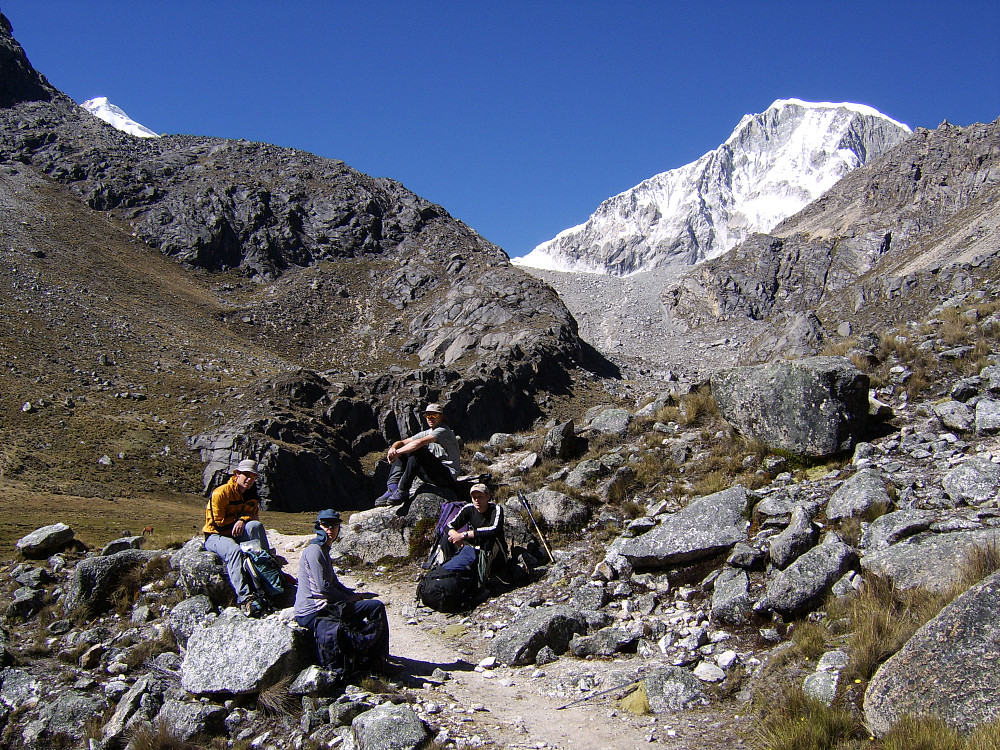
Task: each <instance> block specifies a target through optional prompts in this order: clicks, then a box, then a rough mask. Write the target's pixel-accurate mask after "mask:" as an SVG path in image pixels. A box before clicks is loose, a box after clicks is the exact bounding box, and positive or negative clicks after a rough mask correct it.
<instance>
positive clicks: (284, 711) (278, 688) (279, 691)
mask: <svg viewBox="0 0 1000 750" xmlns="http://www.w3.org/2000/svg"><path fill="white" fill-rule="evenodd" d="M291 684H292V678H291V677H283V678H281V679H280V680H278V681H277V682H275V683H274V684H272V685H269V686H268V687H266V688H264V689H263V690H261V691H260V694H259V695H258V696H257V708H258V709H259V710H260V712H261V713H263V714H264V715H265V716H292V715H294V713H295V705H296V701H295V696H293V695H292V694H291V693H289V692H288V687H289V685H291Z"/></svg>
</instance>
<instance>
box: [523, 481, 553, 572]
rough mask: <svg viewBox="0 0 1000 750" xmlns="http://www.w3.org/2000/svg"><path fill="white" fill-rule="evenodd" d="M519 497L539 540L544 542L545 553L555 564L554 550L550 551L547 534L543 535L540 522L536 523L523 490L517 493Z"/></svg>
mask: <svg viewBox="0 0 1000 750" xmlns="http://www.w3.org/2000/svg"><path fill="white" fill-rule="evenodd" d="M517 497H518V499H519V500H520V501H521V505H523V506H524V509H525V510H526V511H527V512H528V518H530V519H531V523H532V525H533V526H534V527H535V531H537V532H538V538H539V539H541V540H542V546H543V547H545V552H546V554H548V556H549V562H555V561H556V558H555V557H554V556H553V555H552V550H551V549H549V543H548V542H547V541H545V534H543V533H542V530H541V529H540V528H538V522H537V521H535V517H534V516H533V515H532V514H531V506H530V505H528V499H527V498H526V497H525V496H524V493H523V492H521V490H518V491H517Z"/></svg>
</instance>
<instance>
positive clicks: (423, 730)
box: [351, 703, 430, 750]
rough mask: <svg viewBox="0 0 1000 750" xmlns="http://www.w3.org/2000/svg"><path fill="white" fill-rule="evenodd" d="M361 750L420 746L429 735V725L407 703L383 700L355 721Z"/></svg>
mask: <svg viewBox="0 0 1000 750" xmlns="http://www.w3.org/2000/svg"><path fill="white" fill-rule="evenodd" d="M351 731H352V732H353V734H354V742H355V744H356V746H357V748H358V750H416V748H418V747H420V746H421V745H423V744H424V743H425V742H426V741H427V740H428V739H429V738H430V733H429V732H428V731H427V727H425V726H424V723H423V722H422V721H421V720H420V717H419V716H417V715H416V714H415V713H414V712H413V709H412V708H410V706H409V704H407V703H400V704H394V703H383V704H382V705H380V706H376V707H375V708H373V709H372V710H371V711H365V712H364V713H363V714H359V715H358V716H356V717H355V718H354V720H353V721H352V722H351Z"/></svg>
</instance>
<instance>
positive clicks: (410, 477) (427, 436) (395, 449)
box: [375, 404, 461, 516]
mask: <svg viewBox="0 0 1000 750" xmlns="http://www.w3.org/2000/svg"><path fill="white" fill-rule="evenodd" d="M424 419H426V420H427V427H428V429H426V430H423V431H422V432H418V433H417V434H416V435H413V436H411V437H408V438H404V439H403V440H397V441H396V442H394V443H393V444H392V445H390V446H389V450H388V451H387V452H386V454H385V458H386V460H387V461H388V462H389V463H390V464H392V468H390V469H389V479H388V481H387V482H386V491H385V494H383V495H382V496H381V497H379V498H377V499H376V500H375V507H380V506H386V505H395V504H396V503H402V505H400V506H399V508H397V509H396V513H397V514H398V515H401V516H405V515H406V513H407V512H408V511H409V509H410V487H411V486H412V484H413V481H414V480H415V479H417V477H419V478H420V479H422V480H423V481H425V482H429V483H430V484H433V485H435V486H437V487H441V488H443V489H452V488H453V487H454V484H455V477H456V476H458V474H459V472H460V471H461V467H460V465H459V461H460V456H459V449H458V438H456V437H455V433H454V432H453V431H452V429H451V427H449V426H448V422H447V420H446V419H445V416H444V408H443V407H442V406H441V404H427V408H426V409H424Z"/></svg>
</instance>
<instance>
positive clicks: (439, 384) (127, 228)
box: [0, 19, 600, 508]
mask: <svg viewBox="0 0 1000 750" xmlns="http://www.w3.org/2000/svg"><path fill="white" fill-rule="evenodd" d="M0 50H2V53H3V58H2V65H3V69H4V72H5V74H8V73H9V78H5V84H4V85H5V91H9V92H12V93H16V96H13V97H12V98H11V100H10V101H9V102H7V103H6V106H3V107H2V108H0V172H2V174H0V181H2V182H0V184H2V190H3V193H4V195H6V196H7V204H6V208H7V211H5V214H4V217H3V220H4V222H5V229H6V230H7V231H6V232H5V238H6V241H5V243H4V247H3V248H2V252H3V254H4V255H5V263H6V265H7V266H8V268H9V269H10V272H11V274H12V278H15V279H16V280H17V284H16V285H15V286H13V287H11V288H5V290H4V293H3V294H4V298H3V299H4V302H3V310H2V314H3V315H5V316H7V317H9V318H10V319H11V320H13V319H15V318H18V320H17V321H16V322H15V323H13V328H12V329H11V330H19V331H21V332H22V333H21V335H19V336H18V337H17V338H16V340H7V339H5V340H4V343H3V345H2V349H0V359H4V360H6V361H7V369H8V370H9V371H10V374H11V376H12V377H13V378H14V384H13V385H12V387H10V388H8V389H5V393H4V401H3V410H4V416H5V419H4V425H5V427H4V429H5V430H11V429H13V431H12V432H8V433H7V434H5V435H4V443H5V444H7V445H8V446H15V448H9V449H8V452H9V453H16V454H17V455H16V456H13V455H12V456H9V457H8V458H7V466H6V467H5V468H4V469H3V470H4V473H5V475H6V476H8V477H14V476H28V475H30V474H31V473H32V469H33V468H41V467H42V466H52V465H53V464H55V465H61V464H63V465H64V464H66V463H67V462H68V461H71V460H73V457H72V456H71V455H69V454H66V453H63V452H60V451H59V450H53V449H51V448H46V449H45V450H46V451H48V452H47V454H46V455H45V456H39V455H38V453H37V451H38V450H39V449H38V446H40V445H46V444H49V445H54V443H53V441H52V438H51V435H50V434H49V430H50V429H51V427H52V425H56V426H57V427H58V429H59V431H60V432H63V431H67V433H68V434H67V439H66V441H65V443H66V444H69V445H80V444H88V450H87V451H86V454H87V458H86V463H87V464H88V465H89V464H91V463H92V462H96V461H98V460H102V459H104V458H105V457H106V459H107V461H106V462H105V463H104V464H102V465H101V466H102V469H101V473H102V475H103V476H104V477H105V478H106V480H110V482H111V485H112V486H114V485H115V484H116V483H118V488H117V489H118V490H119V491H120V489H121V484H120V483H121V482H127V481H129V480H128V479H127V477H128V474H127V473H125V474H123V473H122V472H121V471H120V468H121V467H120V461H126V462H127V461H128V460H129V459H128V456H130V454H133V451H131V450H129V449H128V448H129V445H123V444H122V441H120V440H117V439H118V438H119V437H120V435H118V434H116V433H121V432H122V431H124V432H126V433H134V432H137V431H148V430H149V427H148V426H149V425H150V424H152V425H154V426H153V428H152V429H153V430H157V431H160V430H161V429H162V428H163V427H167V429H168V430H169V431H170V432H171V435H170V439H169V440H168V441H166V442H165V446H166V449H168V454H167V455H165V456H164V455H161V456H159V458H165V459H166V461H167V463H173V462H176V460H177V459H176V458H174V457H176V456H177V454H178V453H179V452H185V453H186V452H188V451H189V450H190V448H191V444H192V443H196V444H197V446H196V447H198V448H201V449H204V451H205V453H204V458H205V460H210V459H211V460H214V461H215V462H216V465H215V466H213V467H210V468H209V471H208V472H207V474H206V476H207V477H208V478H209V479H211V476H212V475H213V473H214V470H215V468H217V466H218V465H219V464H221V465H222V467H223V469H225V468H227V467H228V466H229V465H230V463H231V462H232V461H233V460H235V459H236V458H238V457H239V455H243V454H247V455H253V456H254V457H256V458H258V459H259V460H262V461H263V462H264V463H265V465H266V467H267V468H268V473H269V475H270V476H271V477H272V479H271V480H270V481H269V482H268V483H267V486H265V487H264V488H263V491H264V494H265V496H266V499H267V500H268V501H269V502H272V503H273V504H274V505H275V507H285V508H294V507H307V508H308V507H318V506H325V505H328V504H329V502H330V498H331V493H332V497H333V498H334V499H336V500H337V501H338V502H339V503H342V504H355V503H358V502H364V498H365V497H366V496H367V495H369V494H370V491H369V490H370V489H371V488H370V486H369V478H368V476H367V473H368V471H367V470H365V469H364V468H363V467H362V466H361V465H360V463H359V460H358V458H359V453H358V452H359V451H362V452H367V451H369V450H375V449H378V448H380V447H381V446H383V445H384V444H385V441H386V439H394V438H396V437H397V436H398V435H399V434H400V433H403V432H406V431H408V430H410V429H412V427H413V425H414V424H415V414H416V413H417V412H418V411H419V409H420V408H422V407H421V404H422V402H425V401H427V400H430V399H440V400H445V401H448V402H449V403H450V412H451V416H452V421H453V424H454V425H455V426H456V427H457V428H458V430H459V432H460V433H461V434H463V435H464V436H465V437H466V438H476V437H479V436H486V435H488V434H489V433H490V432H492V431H495V430H497V429H515V428H523V427H525V426H527V425H530V424H531V423H532V422H533V420H535V419H537V418H538V417H539V416H540V415H541V414H542V407H543V406H544V405H545V404H546V403H549V402H550V401H551V399H553V398H558V397H562V396H565V395H566V394H567V393H568V392H569V391H570V383H571V380H572V377H571V375H570V372H571V371H572V370H574V369H575V368H577V367H579V366H580V365H581V364H582V363H583V357H584V351H583V348H582V346H581V342H580V340H579V338H578V336H577V332H576V323H575V321H574V320H573V318H572V316H571V315H570V314H569V313H568V311H567V310H566V308H565V307H564V306H563V304H562V303H561V302H560V301H559V299H558V297H557V296H556V295H555V294H554V293H553V292H552V290H551V289H549V288H548V287H546V286H545V285H543V284H540V283H538V282H537V281H535V280H534V279H532V278H531V277H530V276H527V275H526V274H524V273H522V272H521V271H519V270H517V269H515V268H513V267H512V266H511V265H510V264H509V262H508V259H507V256H506V255H505V254H504V253H503V251H502V250H501V249H500V248H498V247H496V246H495V245H492V244H491V243H489V242H488V241H486V240H485V239H483V238H482V237H480V236H478V235H477V234H476V233H475V232H474V231H472V230H470V229H469V228H468V227H466V226H465V225H464V224H462V223H461V222H458V221H456V220H455V219H453V218H452V217H451V216H449V215H448V213H447V212H446V211H445V210H444V209H443V208H441V207H440V206H436V205H434V204H431V203H429V202H428V201H426V200H423V199H422V198H420V197H418V196H416V195H414V194H413V193H411V192H410V191H408V190H406V189H405V188H404V187H403V186H402V185H400V184H398V183H396V182H394V181H392V180H388V179H381V178H373V177H369V176H367V175H363V174H361V173H359V172H357V171H355V170H353V169H351V168H350V167H348V166H347V165H345V164H343V163H342V162H339V161H336V160H332V159H324V158H321V157H317V156H314V155H311V154H307V153H303V152H300V151H296V150H293V149H283V148H278V147H275V146H270V145H267V144H261V143H249V142H245V141H227V140H223V139H217V138H202V137H196V136H176V135H175V136H166V137H163V138H156V139H138V138H134V137H131V136H130V135H128V134H125V133H121V132H119V131H117V130H115V129H114V128H112V127H110V126H109V125H107V124H105V123H104V122H102V121H100V120H98V119H97V118H95V117H93V116H92V115H91V114H89V113H88V112H86V111H84V110H83V109H82V108H80V107H77V106H76V105H74V104H73V103H72V102H71V101H70V100H69V99H68V98H67V97H65V96H63V95H62V94H60V93H59V92H57V91H55V90H54V89H52V88H51V86H48V84H47V83H46V82H45V80H44V78H43V77H41V76H40V75H39V74H38V73H37V72H35V71H34V69H33V68H32V67H31V66H30V63H29V62H28V60H27V58H26V57H25V55H24V53H23V51H22V50H21V48H20V46H19V45H18V44H17V42H16V41H15V40H14V38H13V37H12V36H11V32H10V25H9V23H7V22H6V19H3V23H2V24H0ZM149 249H153V250H155V251H157V252H158V253H160V254H162V255H163V256H164V257H167V258H171V259H173V260H172V262H171V263H168V264H164V263H162V262H160V261H158V260H153V259H150V258H149V257H148V251H149ZM192 307H193V308H195V309H192ZM25 360H30V365H28V364H26V361H25ZM596 364H597V366H600V363H599V362H597V363H596ZM107 368H112V369H110V370H109V369H107ZM178 368H180V369H181V370H187V371H188V372H187V373H186V374H185V375H184V376H181V379H182V380H184V381H185V382H184V383H183V384H173V383H171V382H170V381H171V380H173V379H174V378H175V376H177V369H178ZM300 371H302V372H300ZM292 381H296V382H299V383H300V384H299V385H297V386H293V385H290V383H291V382H292ZM189 388H191V389H194V390H195V391H197V394H196V395H193V394H186V393H184V392H183V391H186V390H187V389H189ZM94 389H104V390H97V391H96V392H95V390H94ZM179 391H181V392H180V393H179ZM122 393H125V394H126V395H127V400H125V401H122V399H121V398H119V399H118V400H117V401H112V402H108V401H107V400H106V396H107V397H110V396H111V395H113V394H117V395H120V394H122ZM102 394H106V396H105V395H102ZM133 396H135V397H134V398H133ZM138 396H142V399H139V398H138ZM192 398H194V399H198V400H201V399H203V401H202V403H203V404H204V406H203V408H202V409H201V410H198V411H197V413H193V414H191V413H188V412H192V411H196V410H194V409H191V408H190V407H189V404H191V403H192V401H191V399H192ZM87 399H92V401H90V402H89V403H91V404H95V405H96V403H98V402H99V403H100V405H101V406H102V407H104V408H105V410H106V412H107V413H109V414H112V413H114V412H115V411H120V410H118V409H116V408H115V407H114V406H111V404H115V405H120V404H122V403H127V404H128V406H129V408H128V409H127V410H125V411H124V412H123V414H122V418H121V419H120V420H116V418H114V417H111V416H108V417H107V418H106V419H104V420H103V421H104V422H108V421H115V420H116V422H117V423H116V424H115V425H114V426H113V427H112V428H110V429H109V428H107V427H103V428H99V429H96V430H94V429H93V427H94V424H93V423H92V424H90V425H89V426H88V428H87V430H86V431H88V432H91V434H89V435H88V434H83V432H81V430H83V428H79V429H78V427H79V422H78V421H77V420H75V419H72V418H71V419H67V416H69V417H72V416H74V415H75V414H76V413H77V412H72V413H70V412H67V411H65V409H66V408H67V407H65V406H60V407H59V409H57V410H56V411H57V412H59V413H58V414H53V413H52V409H51V406H49V407H43V408H42V409H41V411H40V412H39V410H38V405H37V404H38V402H42V403H47V404H50V405H51V404H65V403H66V402H67V401H71V402H72V403H73V404H75V405H76V404H83V403H88V401H87ZM178 399H182V400H181V401H180V402H178ZM151 401H153V403H155V407H153V408H150V406H151V404H150V402H151ZM29 402H31V403H32V404H33V405H34V406H33V408H34V410H35V411H34V412H32V411H30V410H27V411H25V412H24V413H22V412H21V409H22V407H23V406H24V405H25V404H27V403H29ZM195 403H197V401H195ZM550 405H551V404H550ZM175 407H177V408H175ZM85 408H90V407H85ZM94 411H95V414H96V412H97V410H96V409H95V410H94ZM32 413H34V414H42V415H43V416H42V417H39V416H35V417H27V416H25V415H26V414H32ZM49 417H51V419H49ZM95 418H96V419H97V421H98V423H99V422H101V421H102V420H101V418H100V417H95ZM60 422H61V423H62V424H61V425H60V424H59V423H60ZM140 422H141V423H143V424H139V423H140ZM122 423H125V424H122ZM102 433H105V434H109V436H108V438H107V439H103V438H102V437H101V436H102ZM95 434H96V435H97V438H96V439H93V438H94V435H95ZM111 435H114V438H112V437H111ZM116 440H117V442H116ZM184 441H190V442H189V445H187V446H185V445H183V442H184ZM125 442H127V441H125ZM139 442H140V443H142V442H148V441H139ZM57 443H58V444H60V445H61V444H62V443H63V441H62V440H60V441H57ZM178 443H181V445H179V444H178ZM165 446H164V445H161V446H160V447H159V448H158V449H157V450H156V451H154V453H161V454H162V451H163V450H164V449H165ZM234 446H235V447H234ZM123 447H124V448H125V449H124V450H123ZM141 450H142V453H143V454H145V455H143V458H148V457H149V453H146V450H147V449H146V448H145V447H143V448H142V449H141ZM236 451H242V453H240V454H236ZM119 454H122V455H121V456H120V455H119ZM116 457H117V458H116ZM108 461H110V463H108ZM185 463H189V462H185ZM193 468H194V467H193V466H188V465H185V466H183V467H180V466H173V467H172V468H170V469H169V470H168V473H170V474H178V473H179V474H181V475H183V476H184V477H186V479H185V480H181V479H180V477H176V479H177V481H178V482H181V485H180V486H183V488H184V489H192V484H193V481H197V480H196V479H195V477H196V476H197V474H192V469H193ZM86 473H89V471H88V472H86ZM198 473H200V472H198ZM310 477H315V479H314V480H311V479H309V478H310ZM375 494H378V493H375Z"/></svg>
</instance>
